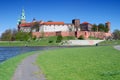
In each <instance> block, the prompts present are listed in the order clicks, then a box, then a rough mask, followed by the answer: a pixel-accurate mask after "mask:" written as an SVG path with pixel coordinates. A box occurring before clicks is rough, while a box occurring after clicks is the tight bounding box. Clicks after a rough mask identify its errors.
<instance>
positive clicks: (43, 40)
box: [0, 37, 58, 46]
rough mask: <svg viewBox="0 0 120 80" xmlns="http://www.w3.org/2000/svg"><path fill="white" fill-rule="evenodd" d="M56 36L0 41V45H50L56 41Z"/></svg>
mask: <svg viewBox="0 0 120 80" xmlns="http://www.w3.org/2000/svg"><path fill="white" fill-rule="evenodd" d="M56 38H57V37H49V38H41V39H36V40H30V41H1V42H0V46H52V45H58V44H57V43H56Z"/></svg>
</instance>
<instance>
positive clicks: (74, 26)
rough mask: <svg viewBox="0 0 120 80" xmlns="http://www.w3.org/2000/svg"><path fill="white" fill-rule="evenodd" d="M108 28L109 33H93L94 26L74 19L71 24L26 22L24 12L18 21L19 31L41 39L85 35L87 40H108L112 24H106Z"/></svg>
mask: <svg viewBox="0 0 120 80" xmlns="http://www.w3.org/2000/svg"><path fill="white" fill-rule="evenodd" d="M105 24H106V25H107V27H108V32H98V31H96V32H93V31H92V27H93V26H92V24H90V23H88V22H83V23H80V20H79V19H73V20H72V22H71V23H69V24H67V23H64V22H63V21H62V22H54V21H48V22H44V21H36V20H35V19H33V21H32V22H26V19H25V12H24V10H22V14H21V18H20V19H19V21H18V25H17V27H18V30H19V31H23V32H32V35H33V36H35V37H37V38H39V37H43V36H44V37H48V36H58V35H61V36H75V37H77V38H78V37H80V36H81V35H83V36H84V37H85V38H86V39H88V38H89V37H90V36H92V37H96V38H102V39H104V38H106V37H109V36H111V33H110V22H107V23H105Z"/></svg>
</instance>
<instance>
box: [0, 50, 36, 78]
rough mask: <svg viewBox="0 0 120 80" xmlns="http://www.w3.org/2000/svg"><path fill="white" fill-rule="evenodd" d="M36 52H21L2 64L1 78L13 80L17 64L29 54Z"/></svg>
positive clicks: (0, 67)
mask: <svg viewBox="0 0 120 80" xmlns="http://www.w3.org/2000/svg"><path fill="white" fill-rule="evenodd" d="M34 53H35V52H30V53H25V54H21V55H19V56H16V57H13V58H11V59H9V60H7V61H5V62H3V63H1V64H0V80H11V78H12V76H13V74H14V72H15V70H16V68H17V65H18V64H19V63H20V62H21V61H22V60H23V59H24V58H25V57H27V56H29V55H31V54H34Z"/></svg>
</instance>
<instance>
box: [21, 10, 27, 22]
mask: <svg viewBox="0 0 120 80" xmlns="http://www.w3.org/2000/svg"><path fill="white" fill-rule="evenodd" d="M20 22H21V23H26V18H25V11H24V9H22V14H21V18H20Z"/></svg>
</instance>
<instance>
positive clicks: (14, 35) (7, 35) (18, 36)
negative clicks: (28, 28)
mask: <svg viewBox="0 0 120 80" xmlns="http://www.w3.org/2000/svg"><path fill="white" fill-rule="evenodd" d="M29 38H31V34H30V33H27V32H22V31H18V30H16V29H7V30H5V32H3V33H2V34H1V37H0V39H1V41H27V40H28V39H29Z"/></svg>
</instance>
